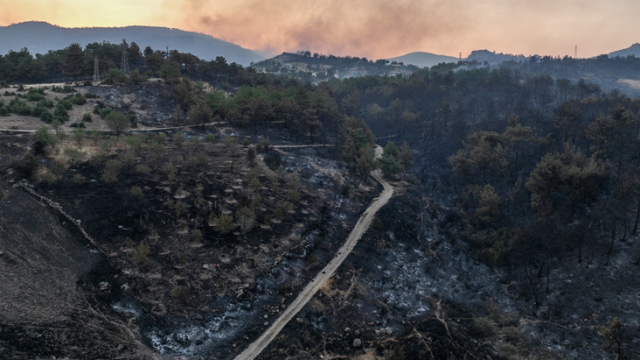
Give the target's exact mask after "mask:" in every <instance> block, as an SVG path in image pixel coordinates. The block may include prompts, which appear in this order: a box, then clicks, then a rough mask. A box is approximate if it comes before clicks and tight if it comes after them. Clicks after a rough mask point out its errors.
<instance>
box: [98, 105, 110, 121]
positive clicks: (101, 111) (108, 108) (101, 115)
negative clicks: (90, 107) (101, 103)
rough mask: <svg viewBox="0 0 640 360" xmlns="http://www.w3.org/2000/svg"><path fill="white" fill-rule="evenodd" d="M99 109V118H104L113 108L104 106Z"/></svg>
mask: <svg viewBox="0 0 640 360" xmlns="http://www.w3.org/2000/svg"><path fill="white" fill-rule="evenodd" d="M99 111H100V118H101V119H104V118H106V117H107V115H109V114H111V112H112V111H113V109H111V108H110V107H106V108H104V109H100V110H99Z"/></svg>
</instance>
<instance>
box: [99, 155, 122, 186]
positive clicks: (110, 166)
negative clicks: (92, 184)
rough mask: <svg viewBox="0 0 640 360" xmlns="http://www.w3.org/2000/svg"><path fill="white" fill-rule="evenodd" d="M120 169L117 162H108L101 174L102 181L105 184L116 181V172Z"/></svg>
mask: <svg viewBox="0 0 640 360" xmlns="http://www.w3.org/2000/svg"><path fill="white" fill-rule="evenodd" d="M119 169H120V162H118V160H109V161H107V164H106V165H105V168H104V173H103V174H102V181H104V182H105V183H107V184H111V183H114V182H116V181H118V170H119Z"/></svg>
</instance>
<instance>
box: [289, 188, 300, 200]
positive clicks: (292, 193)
mask: <svg viewBox="0 0 640 360" xmlns="http://www.w3.org/2000/svg"><path fill="white" fill-rule="evenodd" d="M287 199H289V200H290V201H293V202H297V201H298V200H300V194H299V193H298V190H296V189H289V190H287Z"/></svg>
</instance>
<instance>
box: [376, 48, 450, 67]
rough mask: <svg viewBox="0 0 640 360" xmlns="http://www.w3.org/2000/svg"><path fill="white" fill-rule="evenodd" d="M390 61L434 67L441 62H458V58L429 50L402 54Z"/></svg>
mask: <svg viewBox="0 0 640 360" xmlns="http://www.w3.org/2000/svg"><path fill="white" fill-rule="evenodd" d="M389 60H390V61H396V62H402V63H404V64H406V65H415V66H418V67H432V66H435V65H438V64H440V63H448V62H457V61H458V58H455V57H453V56H446V55H438V54H433V53H428V52H422V51H417V52H412V53H409V54H405V55H402V56H398V57H394V58H391V59H389Z"/></svg>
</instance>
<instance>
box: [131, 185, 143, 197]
mask: <svg viewBox="0 0 640 360" xmlns="http://www.w3.org/2000/svg"><path fill="white" fill-rule="evenodd" d="M131 195H133V196H134V197H140V196H142V188H141V187H140V186H136V185H134V186H132V187H131Z"/></svg>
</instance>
